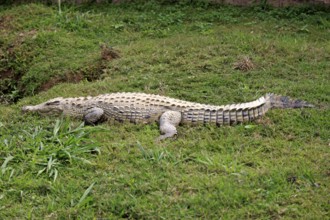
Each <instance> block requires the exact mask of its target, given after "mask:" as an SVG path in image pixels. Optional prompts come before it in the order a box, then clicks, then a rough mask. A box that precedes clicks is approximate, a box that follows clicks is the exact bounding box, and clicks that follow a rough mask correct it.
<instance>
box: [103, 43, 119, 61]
mask: <svg viewBox="0 0 330 220" xmlns="http://www.w3.org/2000/svg"><path fill="white" fill-rule="evenodd" d="M101 58H102V60H107V61H110V60H113V59H117V58H120V53H119V51H118V50H116V49H114V48H113V47H110V46H107V45H105V44H102V45H101Z"/></svg>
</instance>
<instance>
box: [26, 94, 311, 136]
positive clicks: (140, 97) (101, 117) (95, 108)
mask: <svg viewBox="0 0 330 220" xmlns="http://www.w3.org/2000/svg"><path fill="white" fill-rule="evenodd" d="M304 107H314V106H313V105H312V104H310V103H308V102H306V101H302V100H294V99H291V98H289V97H287V96H280V95H275V94H273V93H267V94H266V95H264V96H262V97H260V98H259V99H257V100H255V101H252V102H246V103H239V104H230V105H209V104H201V103H195V102H189V101H183V100H179V99H174V98H170V97H166V96H160V95H153V94H145V93H126V92H125V93H110V94H103V95H98V96H87V97H77V98H62V97H58V98H55V99H51V100H49V101H46V102H44V103H41V104H39V105H34V106H23V107H22V111H23V112H37V113H39V114H41V115H60V114H63V115H68V116H73V117H76V118H80V119H82V120H84V121H85V124H86V125H96V124H98V123H99V122H103V121H105V120H116V121H122V122H123V121H129V122H132V123H151V122H155V121H156V122H159V128H160V133H161V135H160V137H159V138H158V140H162V139H166V138H169V137H173V136H175V135H176V134H177V128H176V127H177V126H178V125H179V124H198V123H203V124H206V123H213V124H216V125H218V126H220V125H232V124H237V123H242V122H247V121H253V120H255V119H257V118H259V117H261V116H263V115H264V114H265V113H266V112H267V111H268V110H270V109H273V108H304Z"/></svg>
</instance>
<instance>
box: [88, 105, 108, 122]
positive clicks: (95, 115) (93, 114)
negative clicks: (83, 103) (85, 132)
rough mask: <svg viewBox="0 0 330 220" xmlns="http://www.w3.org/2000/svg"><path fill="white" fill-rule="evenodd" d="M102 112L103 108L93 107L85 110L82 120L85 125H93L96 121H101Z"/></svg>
mask: <svg viewBox="0 0 330 220" xmlns="http://www.w3.org/2000/svg"><path fill="white" fill-rule="evenodd" d="M103 114H104V111H103V109H101V108H97V107H93V108H90V109H88V110H87V111H86V113H85V114H84V121H85V124H86V125H95V124H97V123H98V122H100V121H102V120H101V119H102V116H103Z"/></svg>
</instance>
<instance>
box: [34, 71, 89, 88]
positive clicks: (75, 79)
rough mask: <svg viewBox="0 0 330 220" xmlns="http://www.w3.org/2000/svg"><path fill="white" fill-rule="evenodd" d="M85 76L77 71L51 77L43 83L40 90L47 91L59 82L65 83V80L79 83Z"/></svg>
mask: <svg viewBox="0 0 330 220" xmlns="http://www.w3.org/2000/svg"><path fill="white" fill-rule="evenodd" d="M84 78H85V77H84V75H83V74H82V73H76V74H72V73H71V74H70V73H68V74H66V75H65V76H57V77H53V78H51V79H50V80H49V81H47V82H45V83H44V84H42V85H41V86H40V87H39V89H38V91H39V92H41V91H47V90H48V89H50V88H52V87H53V86H55V85H57V84H59V83H64V82H69V83H78V82H80V81H81V80H83V79H84Z"/></svg>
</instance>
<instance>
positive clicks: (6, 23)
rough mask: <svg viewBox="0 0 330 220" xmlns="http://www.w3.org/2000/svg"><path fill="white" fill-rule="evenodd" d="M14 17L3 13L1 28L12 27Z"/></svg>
mask: <svg viewBox="0 0 330 220" xmlns="http://www.w3.org/2000/svg"><path fill="white" fill-rule="evenodd" d="M10 21H12V17H11V16H9V15H3V16H1V17H0V30H3V31H4V30H6V29H10V28H11V27H12V25H11V22H10Z"/></svg>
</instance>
